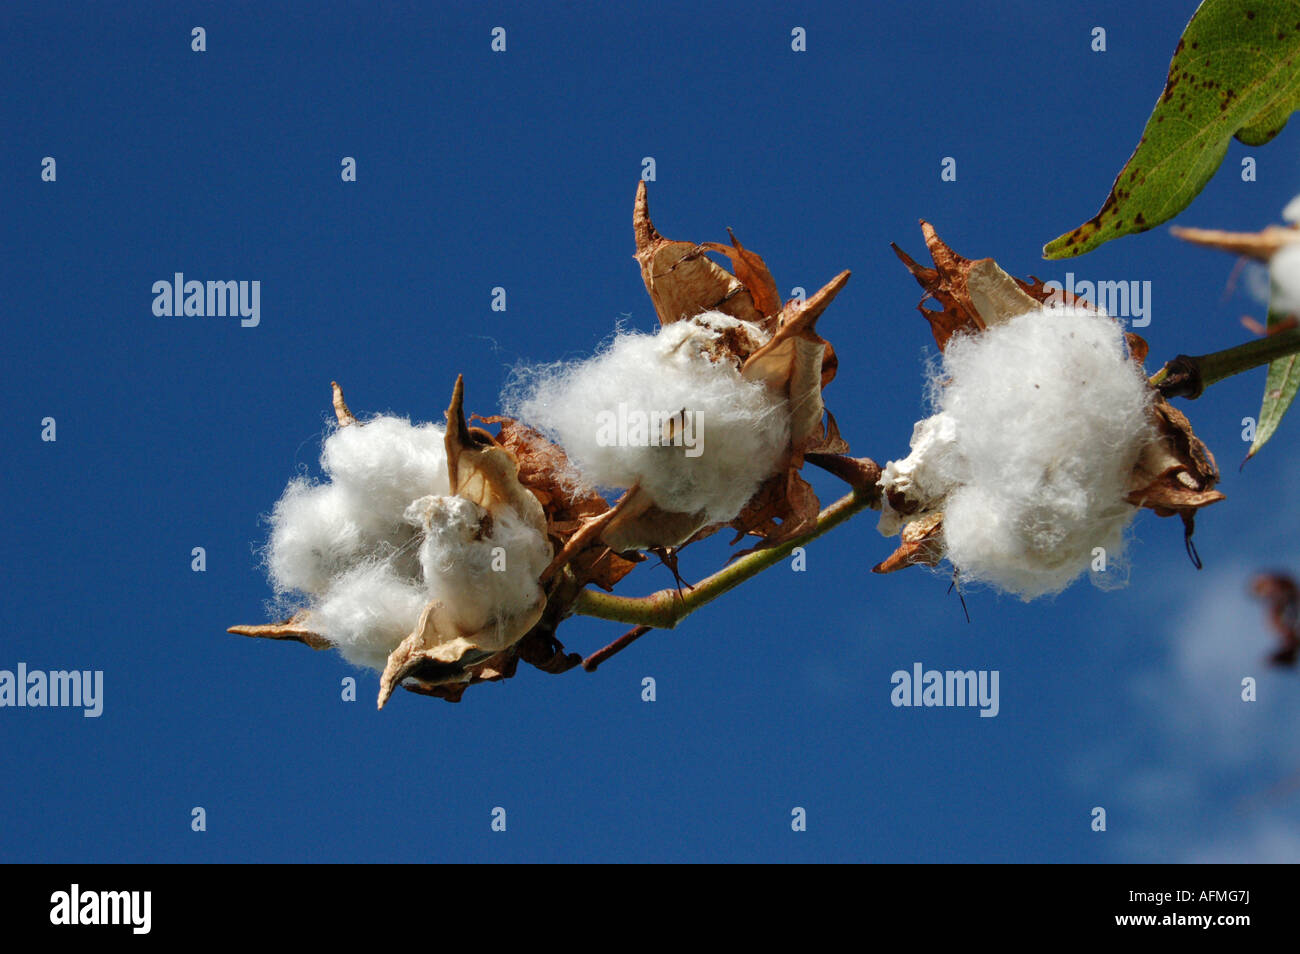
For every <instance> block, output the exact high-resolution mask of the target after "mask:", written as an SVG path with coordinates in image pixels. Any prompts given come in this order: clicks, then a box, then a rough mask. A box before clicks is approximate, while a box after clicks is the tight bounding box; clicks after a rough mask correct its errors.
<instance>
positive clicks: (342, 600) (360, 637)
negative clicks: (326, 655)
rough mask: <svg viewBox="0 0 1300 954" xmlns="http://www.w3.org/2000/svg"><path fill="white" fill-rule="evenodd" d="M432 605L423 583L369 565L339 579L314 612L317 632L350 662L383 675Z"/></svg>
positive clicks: (379, 564)
mask: <svg viewBox="0 0 1300 954" xmlns="http://www.w3.org/2000/svg"><path fill="white" fill-rule="evenodd" d="M427 602H428V596H427V594H426V593H425V591H424V588H423V587H422V586H421V584H420V583H419V581H418V580H412V579H410V578H408V577H403V576H400V575H398V574H397V573H396V572H395V571H394V569H393V566H392V564H391V563H389V562H387V561H382V562H370V563H363V564H361V565H359V566H356V567H353V568H352V569H350V570H347V571H345V572H344V573H343V574H342V575H341V576H340V577H338V578H337V579H335V580H334V581H333V583H332V584H331V586H330V588H329V591H328V592H327V593H326V594H325V596H324V597H323V598H322V599H321V600H320V601H319V602H317V603H316V604H314V605H313V606H312V609H311V621H312V628H313V629H314V630H316V631H318V632H319V633H320V634H321V635H322V636H324V637H325V638H326V639H328V640H329V641H330V642H331V643H333V644H334V645H335V646H337V647H338V649H339V651H340V652H341V653H342V654H343V658H345V659H346V660H347V661H348V662H350V663H353V664H354V665H358V666H369V667H370V668H372V669H383V668H384V666H385V664H386V663H387V661H388V654H389V653H391V652H392V651H393V650H394V649H395V648H396V647H397V645H398V644H399V643H400V642H401V641H402V640H403V639H405V638H406V636H407V635H408V634H409V633H410V632H411V630H413V629H414V628H415V625H416V623H418V622H419V619H420V612H421V611H422V610H423V609H424V605H425V604H426V603H427Z"/></svg>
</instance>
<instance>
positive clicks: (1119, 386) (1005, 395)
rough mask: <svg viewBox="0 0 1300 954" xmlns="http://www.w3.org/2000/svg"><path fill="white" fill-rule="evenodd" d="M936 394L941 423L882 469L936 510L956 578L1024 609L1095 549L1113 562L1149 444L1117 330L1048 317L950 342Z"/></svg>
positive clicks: (924, 429)
mask: <svg viewBox="0 0 1300 954" xmlns="http://www.w3.org/2000/svg"><path fill="white" fill-rule="evenodd" d="M934 388H935V392H936V394H937V396H938V397H937V401H938V405H939V406H938V410H939V413H938V415H936V417H935V418H931V419H930V420H929V421H927V422H922V424H923V425H924V426H918V427H917V433H916V436H914V439H913V441H914V451H913V455H912V456H911V457H909V458H908V460H907V461H904V462H900V463H899V464H897V465H895V464H892V463H891V465H890V467H891V468H892V469H893V472H894V474H895V475H901V476H902V477H903V478H905V479H906V480H910V481H911V482H912V484H914V485H917V486H919V487H920V491H919V496H920V497H922V498H924V499H926V500H927V501H929V502H933V504H934V506H935V509H940V506H939V502H940V501H941V509H942V511H943V541H944V546H945V550H946V553H947V556H948V558H949V560H950V561H951V562H952V563H953V565H954V566H956V567H957V568H958V570H959V571H960V572H961V574H962V576H963V578H965V579H966V580H968V581H982V582H986V583H990V584H993V585H995V586H998V587H1001V588H1002V589H1005V590H1008V591H1010V592H1013V593H1016V594H1018V595H1020V596H1021V597H1022V598H1024V599H1026V600H1028V599H1032V598H1034V597H1037V596H1043V595H1046V594H1049V593H1055V592H1058V591H1060V590H1062V589H1064V588H1065V587H1066V586H1067V585H1068V584H1069V583H1070V582H1071V581H1073V580H1074V579H1075V578H1076V577H1077V576H1079V575H1080V574H1081V573H1082V572H1083V571H1084V570H1086V569H1087V568H1088V567H1089V565H1090V563H1091V560H1092V556H1093V549H1094V548H1095V547H1105V548H1106V552H1107V561H1108V563H1115V562H1116V560H1117V558H1118V557H1119V556H1120V554H1121V551H1122V547H1123V542H1124V530H1125V528H1126V527H1127V526H1128V524H1129V522H1130V521H1131V520H1132V518H1133V516H1134V514H1136V512H1137V508H1135V507H1134V506H1132V505H1131V504H1129V503H1127V502H1126V501H1125V499H1124V498H1125V495H1126V494H1127V493H1128V490H1129V481H1130V478H1131V474H1132V470H1133V467H1134V465H1135V464H1136V462H1137V459H1138V455H1139V453H1140V452H1141V450H1142V448H1143V447H1144V446H1145V445H1146V443H1147V442H1148V441H1149V440H1151V439H1152V438H1153V437H1154V431H1153V429H1152V427H1151V425H1150V423H1149V419H1148V409H1149V405H1150V401H1151V397H1150V390H1149V388H1148V387H1147V385H1146V383H1145V381H1144V380H1143V378H1142V376H1141V374H1140V372H1139V370H1138V368H1137V366H1136V365H1135V364H1134V363H1133V362H1132V361H1130V360H1129V358H1128V357H1127V355H1126V353H1125V348H1124V338H1123V329H1122V328H1121V327H1120V326H1119V324H1118V323H1117V322H1115V321H1113V320H1112V319H1110V318H1108V317H1106V316H1104V315H1100V314H1097V313H1095V312H1093V311H1090V310H1087V309H1081V308H1073V307H1066V308H1044V309H1042V310H1039V311H1035V312H1031V313H1029V314H1025V315H1021V316H1019V317H1016V318H1013V319H1011V320H1009V321H1007V322H1005V323H1003V324H999V325H995V326H993V327H991V328H989V329H987V330H986V331H983V332H981V333H979V334H969V335H958V336H955V337H953V338H952V339H951V340H950V341H949V342H948V345H947V348H946V350H945V352H944V356H943V368H942V371H941V372H940V377H939V378H938V379H937V380H936V381H935V382H934ZM887 486H888V485H887ZM912 492H913V493H914V494H916V493H918V491H917V490H915V489H913V491H912ZM883 527H884V520H883V519H882V528H883Z"/></svg>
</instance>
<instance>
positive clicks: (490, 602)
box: [407, 497, 551, 636]
mask: <svg viewBox="0 0 1300 954" xmlns="http://www.w3.org/2000/svg"><path fill="white" fill-rule="evenodd" d="M484 516H485V514H484V511H483V510H482V509H481V508H479V507H478V506H477V505H476V504H474V503H471V502H470V501H468V500H463V499H461V498H459V497H426V498H424V499H422V500H418V501H416V502H415V503H413V504H412V505H411V507H410V508H408V510H407V519H408V520H409V521H411V522H412V523H414V524H416V525H417V526H419V527H421V528H422V530H423V531H424V542H423V543H422V544H421V545H420V550H419V560H420V567H421V570H422V572H423V576H424V579H425V581H426V586H427V589H428V592H429V596H430V597H431V598H432V599H436V600H441V601H442V602H443V603H444V604H446V605H447V606H449V607H454V614H453V615H454V618H455V620H456V624H457V625H458V626H460V627H461V629H463V630H464V631H465V632H480V631H482V630H483V629H484V628H485V627H486V626H488V624H489V623H490V622H492V621H493V620H494V619H495V620H496V621H497V625H498V626H500V624H501V622H502V621H503V615H504V614H503V613H502V610H505V611H506V612H507V613H521V612H523V611H524V610H526V609H527V608H528V607H530V606H533V605H534V604H535V603H536V602H537V601H538V600H539V599H540V598H541V597H542V589H541V587H540V586H539V585H538V583H537V580H538V578H539V577H540V576H541V575H542V571H543V570H545V569H546V567H547V565H548V564H549V563H550V562H551V547H550V545H549V543H548V542H547V541H546V539H545V538H544V537H542V536H541V535H540V534H538V533H537V532H536V531H535V530H533V528H532V527H530V526H528V525H527V524H526V523H524V522H523V521H522V520H520V519H519V517H518V516H516V515H515V513H514V512H513V511H511V510H508V509H507V510H503V511H501V512H500V513H498V514H497V515H495V516H494V517H492V518H489V520H488V521H487V523H486V524H485V523H484ZM485 527H486V533H485V532H484V529H485ZM505 570H509V572H503V571H505ZM497 635H498V636H500V633H499V632H498V634H497Z"/></svg>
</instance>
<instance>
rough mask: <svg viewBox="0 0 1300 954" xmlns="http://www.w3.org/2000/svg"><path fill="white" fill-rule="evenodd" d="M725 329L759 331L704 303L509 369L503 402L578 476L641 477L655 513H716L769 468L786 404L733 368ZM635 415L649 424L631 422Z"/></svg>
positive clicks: (730, 513) (733, 504)
mask: <svg viewBox="0 0 1300 954" xmlns="http://www.w3.org/2000/svg"><path fill="white" fill-rule="evenodd" d="M724 334H730V335H733V336H735V337H737V338H738V339H740V340H744V341H746V342H747V344H751V345H756V344H757V343H762V342H763V341H765V340H766V336H765V335H764V334H763V332H762V331H761V329H758V328H757V327H756V326H752V325H747V324H746V323H744V322H739V321H737V319H735V318H732V317H730V316H728V315H724V314H721V313H713V312H711V313H706V314H704V315H700V316H697V317H696V318H695V319H692V320H689V321H678V322H674V323H672V324H670V325H666V326H664V327H662V328H660V329H659V330H658V331H657V332H656V333H655V334H649V335H648V334H641V333H637V332H624V333H620V334H618V335H616V336H615V337H614V339H613V340H612V342H610V344H609V345H608V346H607V347H605V348H604V349H603V350H602V351H600V352H599V353H598V354H596V355H595V356H593V357H591V358H588V359H586V360H583V361H573V362H561V363H558V364H553V365H548V366H543V367H538V368H531V369H522V370H519V371H517V372H516V378H515V381H514V382H513V383H512V385H511V386H510V387H509V388H507V391H506V393H505V394H504V395H503V397H502V403H503V405H504V406H505V408H506V413H508V414H510V415H512V416H514V417H517V418H519V419H521V420H522V421H523V422H524V423H526V424H528V425H530V426H531V427H534V428H536V429H537V430H540V431H542V432H543V433H545V434H546V435H547V436H549V437H550V438H551V439H553V440H555V441H557V442H558V443H559V444H560V445H561V446H562V447H563V448H564V450H565V453H566V454H568V456H569V459H570V460H571V461H572V462H573V464H574V465H575V467H576V468H577V470H578V471H579V473H580V475H581V477H582V480H583V481H584V482H585V483H586V484H587V485H589V486H592V487H598V488H603V489H615V488H628V487H632V486H633V485H635V484H638V483H639V484H640V485H641V487H642V489H643V490H644V491H645V492H646V493H648V494H649V495H650V497H651V498H652V499H653V500H654V502H655V504H656V505H658V506H659V507H660V508H661V509H663V510H667V511H671V512H676V513H689V514H696V513H701V512H702V513H703V514H704V515H705V520H706V521H707V522H715V521H717V522H725V521H727V520H730V519H732V518H733V517H735V516H736V514H738V513H739V512H740V510H741V508H742V507H743V506H744V505H745V504H746V503H747V502H748V501H749V499H750V497H752V496H753V494H754V492H755V491H756V490H757V489H758V486H759V484H760V483H761V482H762V481H763V480H764V479H765V478H766V477H767V476H769V475H770V474H771V473H773V472H774V471H775V470H776V465H777V462H778V460H779V458H780V457H781V455H782V454H783V453H784V452H785V451H786V449H787V447H788V444H789V440H790V410H789V404H788V401H787V400H786V399H785V398H784V397H783V396H781V395H778V394H776V393H774V392H773V391H772V390H771V389H769V388H768V387H766V386H765V385H763V384H761V383H755V382H750V381H746V380H744V379H743V378H742V377H741V376H740V371H739V368H738V367H737V362H736V361H735V360H734V359H733V358H731V357H730V356H729V355H727V354H726V353H725V352H724V349H723V348H722V337H723V335H724ZM681 411H686V412H687V417H686V421H687V425H686V426H684V427H683V426H681V424H682V419H681V418H680V417H678V420H677V422H676V424H673V425H669V426H664V425H663V419H664V418H667V417H669V416H673V415H679V414H680V412H681ZM652 415H653V417H652ZM643 421H650V422H651V423H650V425H649V426H648V427H641V428H638V424H639V423H640V422H643ZM656 421H657V422H658V423H659V426H658V427H656V426H655V422H656ZM674 441H675V442H676V446H673V444H672V442H674ZM656 442H658V443H659V444H660V446H654V445H655V443H656ZM692 444H693V445H694V446H692ZM664 445H668V446H664Z"/></svg>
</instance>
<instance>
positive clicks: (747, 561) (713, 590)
mask: <svg viewBox="0 0 1300 954" xmlns="http://www.w3.org/2000/svg"><path fill="white" fill-rule="evenodd" d="M868 463H870V462H868ZM870 466H871V467H873V468H875V472H876V474H877V475H879V472H880V468H879V467H877V466H876V465H875V464H874V463H871V465H870ZM867 509H876V510H879V509H880V488H879V487H878V486H874V485H865V484H864V485H863V486H860V487H858V488H856V489H854V490H853V491H851V492H849V493H848V494H845V495H844V496H843V497H841V498H840V499H839V500H837V501H835V503H833V504H831V505H830V506H828V507H827V508H826V509H825V510H823V511H822V512H821V513H820V514H818V516H817V522H816V524H815V525H814V526H813V528H812V529H811V530H809V531H808V532H807V533H804V534H801V535H800V536H797V537H794V538H792V539H790V540H787V541H785V542H784V543H781V544H778V545H777V546H774V547H770V548H766V549H761V550H756V551H754V552H752V553H748V554H746V555H745V556H742V557H740V558H739V559H736V560H734V561H732V562H731V563H730V564H729V565H728V566H726V567H724V568H723V569H721V570H719V571H718V572H716V573H714V574H712V575H711V576H707V577H705V578H704V579H703V580H700V581H699V582H698V583H695V584H694V585H692V586H691V587H690V588H689V591H688V592H685V593H683V592H682V591H680V590H678V589H676V588H670V589H664V590H659V591H658V592H656V593H651V594H649V595H647V596H638V597H629V596H618V595H616V594H614V593H603V592H600V591H598V590H592V589H585V590H583V591H582V592H581V593H579V594H578V598H577V600H576V601H575V602H574V604H573V613H574V614H575V615H578V616H592V617H595V618H596V619H607V620H611V621H613V622H617V623H630V624H635V625H637V626H647V627H651V628H654V629H672V628H673V627H675V626H676V625H677V624H678V623H680V622H681V621H682V620H683V619H685V618H686V617H687V616H689V615H690V614H691V613H693V612H695V611H696V610H697V609H699V608H700V607H701V606H704V605H705V604H707V603H711V602H712V601H713V600H715V599H717V598H718V597H719V596H721V595H722V594H723V593H726V592H728V591H729V590H733V589H735V588H736V587H737V586H739V585H740V584H741V583H744V582H745V581H746V580H749V579H752V578H753V577H755V576H757V575H758V574H759V573H762V572H763V571H764V570H766V569H769V568H770V567H772V566H774V565H776V564H777V563H780V562H781V561H782V560H784V559H785V558H786V557H787V556H789V555H790V554H791V553H792V552H793V551H794V550H795V548H797V547H801V546H804V545H806V544H808V543H811V542H812V541H813V540H815V539H817V538H818V537H820V536H822V535H823V534H825V533H828V532H830V531H831V530H833V529H835V528H836V527H838V526H839V525H840V524H841V523H844V522H845V521H847V520H848V519H850V518H851V517H853V516H854V515H856V514H858V513H860V512H861V511H863V510H867ZM629 635H630V634H629ZM639 635H644V634H638V636H639ZM629 642H630V640H629ZM620 648H621V647H620ZM602 652H603V650H602ZM591 658H594V657H589V660H590V659H591ZM603 658H605V657H601V659H603ZM599 661H600V660H597V664H598V663H599ZM584 666H585V667H586V668H588V669H589V670H590V669H594V668H595V665H588V663H587V662H584Z"/></svg>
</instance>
